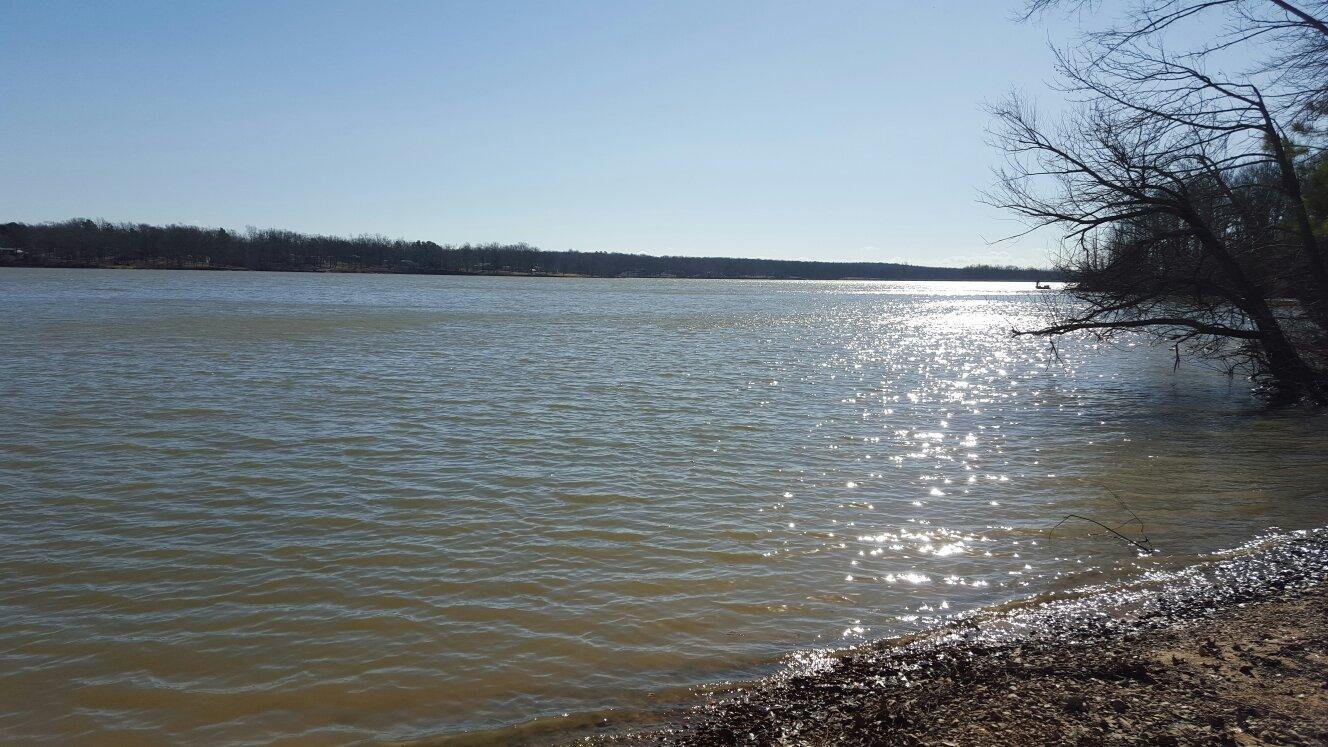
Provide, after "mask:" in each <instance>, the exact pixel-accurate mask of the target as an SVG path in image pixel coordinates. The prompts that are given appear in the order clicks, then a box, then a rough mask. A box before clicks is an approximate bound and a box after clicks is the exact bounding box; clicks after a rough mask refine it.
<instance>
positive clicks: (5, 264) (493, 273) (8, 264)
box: [0, 259, 1053, 283]
mask: <svg viewBox="0 0 1328 747" xmlns="http://www.w3.org/2000/svg"><path fill="white" fill-rule="evenodd" d="M4 268H15V269H27V270H174V271H177V272H220V273H227V272H283V273H291V274H303V275H432V276H447V277H498V278H551V279H573V280H575V279H580V280H799V281H807V282H840V281H842V282H860V283H905V282H925V283H1033V282H1036V280H1025V279H1013V280H1012V279H1010V278H1004V277H996V278H990V277H963V278H873V277H859V276H845V277H829V278H812V277H801V276H796V275H787V276H774V275H668V274H665V275H588V274H583V273H572V272H563V273H556V272H516V271H512V270H486V271H479V272H463V271H460V270H431V271H426V270H413V271H412V270H389V269H372V268H368V269H358V268H346V269H328V268H319V269H255V268H249V267H222V266H217V265H179V266H177V265H170V264H153V263H140V264H118V263H103V264H73V263H58V264H57V263H37V262H28V263H23V262H12V261H6V260H4V259H0V269H4ZM1046 277H1053V275H1052V274H1051V273H1047V276H1046ZM1039 279H1041V278H1039Z"/></svg>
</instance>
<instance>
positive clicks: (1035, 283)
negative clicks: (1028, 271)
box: [1033, 280, 1051, 291]
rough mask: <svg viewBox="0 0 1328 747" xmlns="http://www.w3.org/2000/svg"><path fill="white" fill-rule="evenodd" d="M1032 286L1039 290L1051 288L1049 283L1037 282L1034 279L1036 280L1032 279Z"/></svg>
mask: <svg viewBox="0 0 1328 747" xmlns="http://www.w3.org/2000/svg"><path fill="white" fill-rule="evenodd" d="M1033 287H1034V288H1037V289H1038V290H1040V291H1049V290H1051V284H1050V283H1048V284H1046V285H1043V284H1042V283H1039V282H1038V281H1036V280H1034V281H1033Z"/></svg>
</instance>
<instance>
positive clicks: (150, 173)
mask: <svg viewBox="0 0 1328 747" xmlns="http://www.w3.org/2000/svg"><path fill="white" fill-rule="evenodd" d="M1020 7H1021V2H1020V0H938V1H936V2H903V1H902V0H873V1H869V2H837V1H833V0H818V1H817V2H806V1H804V2H775V1H771V2H750V3H749V2H739V1H737V0H724V2H714V1H713V0H705V1H702V2H693V1H691V0H674V1H670V2H644V1H641V2H638V1H636V0H628V1H627V2H623V1H621V0H619V1H617V2H583V1H580V0H575V1H574V0H558V1H556V2H533V1H532V2H504V1H502V0H496V1H494V2H487V1H486V2H455V3H446V2H367V1H366V2H354V3H352V2H335V1H332V0H320V1H319V2H295V1H284V0H283V1H281V2H270V1H265V2H253V3H246V2H160V3H156V2H127V1H125V2H110V1H106V2H102V1H97V2H62V1H59V0H40V1H38V0H0V175H2V176H0V221H3V220H19V221H46V220H62V219H66V218H71V217H90V218H104V219H107V220H113V221H121V220H124V221H133V222H145V223H186V224H195V225H203V226H216V227H226V228H243V227H245V226H257V227H262V228H268V227H274V228H286V229H291V230H296V231H305V232H313V233H328V234H343V235H359V234H382V235H386V236H390V237H402V238H406V239H412V240H414V239H420V240H433V241H437V242H439V243H464V242H491V241H497V242H518V241H524V242H527V243H530V244H532V245H535V246H539V247H541V248H546V249H582V250H592V251H593V250H604V251H632V252H644V253H649V254H685V255H712V256H713V255H720V256H743V257H770V258H787V259H814V260H828V261H835V260H849V261H903V262H911V263H918V264H943V265H962V264H969V263H974V262H984V261H986V262H997V263H1018V264H1035V265H1040V264H1045V263H1046V261H1047V255H1048V250H1049V249H1050V248H1051V247H1052V244H1053V242H1054V236H1046V235H1033V236H1030V237H1026V238H1023V239H1019V240H1016V241H1010V242H1004V243H993V242H994V241H995V240H996V239H999V238H1002V237H1005V236H1009V235H1011V234H1014V233H1017V232H1018V231H1019V230H1020V227H1021V224H1019V223H1018V222H1016V221H1014V220H1013V219H1012V218H1011V216H1009V215H1007V214H1004V213H1002V212H1001V211H999V210H997V209H995V208H992V207H989V206H986V205H983V204H982V203H981V202H980V199H981V191H982V189H984V188H985V187H988V186H990V185H991V183H992V176H991V169H992V167H993V165H995V164H996V163H998V161H999V154H998V153H997V152H996V151H995V149H994V148H993V147H991V146H990V145H989V143H988V142H987V141H988V138H987V136H986V133H985V130H986V128H987V127H988V126H989V124H990V119H989V117H988V116H987V115H986V113H985V112H984V109H983V107H984V104H986V103H989V102H992V101H995V100H997V99H999V98H1001V97H1002V96H1003V95H1004V94H1006V93H1007V92H1009V91H1011V90H1018V91H1022V92H1025V93H1027V94H1030V95H1032V96H1033V98H1034V99H1038V98H1040V97H1042V96H1043V94H1044V92H1045V91H1046V85H1047V83H1046V82H1047V81H1048V80H1049V79H1050V77H1051V70H1050V63H1051V52H1050V49H1049V43H1052V42H1055V43H1062V42H1066V41H1069V40H1070V38H1071V36H1070V35H1071V33H1072V31H1073V27H1071V26H1068V23H1069V22H1068V21H1064V20H1063V19H1062V20H1055V19H1053V20H1047V21H1044V22H1041V23H1019V22H1016V21H1015V20H1014V16H1015V14H1016V13H1017V12H1018V10H1019V9H1020ZM1046 95H1048V96H1049V95H1050V94H1049V93H1047V94H1046Z"/></svg>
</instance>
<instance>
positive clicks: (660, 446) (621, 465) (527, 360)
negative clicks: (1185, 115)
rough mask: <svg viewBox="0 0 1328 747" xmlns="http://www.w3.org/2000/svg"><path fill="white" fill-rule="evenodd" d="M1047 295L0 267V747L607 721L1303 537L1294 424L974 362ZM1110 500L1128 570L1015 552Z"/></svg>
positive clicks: (1171, 378) (1024, 346)
mask: <svg viewBox="0 0 1328 747" xmlns="http://www.w3.org/2000/svg"><path fill="white" fill-rule="evenodd" d="M1043 298H1044V296H1041V295H1038V294H1037V293H1035V292H1032V291H1030V290H1029V288H1028V286H1026V285H1022V284H1021V285H1005V284H987V283H973V284H953V283H950V284H947V283H855V282H840V283H819V282H763V281H754V282H740V281H734V282H728V281H701V282H693V281H670V280H548V279H517V278H449V277H408V276H365V275H296V274H264V273H235V274H226V273H176V272H143V271H93V270H89V271H81V270H65V271H40V270H4V271H0V495H3V500H4V508H5V510H4V512H3V513H0V539H3V546H4V548H5V549H4V552H3V553H2V554H0V736H3V737H4V740H5V741H9V742H33V741H43V740H45V741H49V742H58V743H77V742H112V741H118V742H122V743H133V744H154V743H230V744H246V743H252V744H268V743H272V742H280V741H283V740H291V741H295V742H299V743H304V744H324V743H326V744H340V743H347V742H357V741H364V740H377V739H406V738H419V737H427V736H430V735H437V734H447V733H453V732H459V731H463V730H477V729H492V728H499V727H503V726H505V725H510V724H515V723H519V722H522V721H525V720H528V719H533V718H539V717H548V716H555V715H557V714H562V713H583V712H591V711H597V710H600V709H605V708H619V709H633V708H640V707H644V706H649V705H650V704H651V703H655V702H659V701H660V700H665V699H667V698H668V697H670V695H671V694H673V693H676V692H678V691H679V690H681V689H685V688H686V687H688V686H691V685H696V684H700V683H704V682H712V681H715V680H719V679H725V678H732V677H743V676H750V675H753V674H755V673H759V672H762V671H766V670H767V669H768V667H769V666H770V665H771V663H772V662H775V661H777V660H778V659H779V657H780V656H781V655H783V654H785V653H787V652H789V651H792V650H796V649H799V648H806V647H812V646H826V645H834V644H838V643H841V642H842V643H847V642H853V641H857V640H862V639H863V638H869V637H877V636H883V635H887V634H891V633H897V632H901V631H906V630H910V629H913V628H916V627H918V626H921V625H926V624H928V623H929V622H930V621H934V620H935V619H937V618H938V617H940V616H943V615H945V614H949V613H952V612H957V611H960V610H967V609H972V608H975V607H978V606H982V605H989V604H993V603H999V602H1003V601H1008V600H1010V599H1014V598H1018V597H1021V596H1026V595H1029V594H1033V593H1038V592H1044V591H1048V590H1053V589H1063V588H1068V587H1071V586H1075V585H1079V584H1083V583H1090V582H1092V583H1096V582H1100V581H1102V580H1105V579H1110V578H1113V577H1116V576H1120V575H1123V574H1132V573H1137V572H1138V570H1139V569H1140V568H1145V569H1146V568H1151V567H1155V566H1159V565H1166V564H1171V565H1175V564H1177V563H1181V562H1184V561H1186V560H1187V559H1189V558H1192V557H1193V556H1194V555H1196V554H1198V553H1203V552H1207V551H1211V550H1215V549H1218V548H1221V547H1225V546H1232V545H1236V544H1239V543H1241V542H1243V541H1245V540H1247V539H1248V538H1249V537H1251V536H1253V535H1255V534H1257V533H1261V532H1264V531H1267V530H1269V529H1270V528H1273V527H1277V528H1281V529H1297V528H1304V527H1311V526H1319V525H1323V524H1328V518H1326V517H1328V500H1325V498H1326V497H1328V496H1325V487H1324V486H1325V485H1326V484H1328V457H1326V455H1328V421H1326V420H1325V418H1324V417H1322V416H1319V415H1314V414H1312V413H1306V412H1302V411H1294V410H1292V411H1277V412H1267V411H1263V410H1261V409H1260V408H1259V405H1258V403H1257V402H1255V401H1254V400H1252V399H1251V398H1250V396H1249V395H1248V393H1247V391H1246V387H1245V386H1244V385H1243V383H1242V382H1239V381H1236V382H1230V381H1228V380H1227V379H1226V378H1224V377H1221V376H1219V375H1216V374H1214V373H1211V372H1208V371H1203V370H1198V369H1191V368H1186V367H1183V368H1182V369H1181V371H1180V372H1179V373H1178V374H1173V373H1172V371H1171V361H1170V359H1169V358H1168V357H1167V355H1166V353H1165V352H1164V351H1155V350H1151V349H1146V348H1132V349H1123V350H1113V351H1110V352H1104V351H1097V350H1092V349H1089V348H1088V347H1087V346H1077V347H1076V346H1073V345H1071V346H1065V347H1063V349H1062V354H1063V356H1064V357H1065V359H1066V360H1065V365H1059V364H1057V363H1056V362H1055V361H1054V360H1053V359H1052V358H1051V356H1050V355H1049V354H1048V353H1047V350H1046V348H1045V347H1044V346H1043V344H1042V343H1039V342H1036V341H1029V340H1022V339H1020V340H1014V339H1011V338H1010V337H1009V336H1008V335H1007V334H1006V330H1008V329H1009V327H1010V326H1011V325H1012V324H1016V323H1021V322H1026V321H1029V320H1031V319H1033V318H1035V317H1037V316H1038V315H1039V314H1041V313H1042V309H1043V305H1042V303H1041V301H1042V299H1043ZM1109 490H1110V491H1115V492H1116V493H1117V494H1118V495H1119V496H1120V497H1121V498H1122V499H1123V500H1124V501H1125V502H1126V503H1127V504H1128V505H1129V507H1130V508H1131V509H1133V511H1134V512H1136V513H1137V514H1138V515H1139V516H1140V517H1141V518H1142V519H1143V520H1144V522H1145V523H1146V530H1147V533H1148V535H1149V537H1151V538H1152V540H1153V541H1154V542H1155V543H1156V544H1157V545H1158V546H1159V547H1160V548H1161V550H1162V551H1163V552H1162V553H1161V554H1160V555H1159V556H1155V557H1153V558H1148V559H1140V558H1137V557H1135V556H1134V554H1133V553H1132V552H1131V551H1130V548H1129V547H1128V546H1127V545H1124V543H1122V542H1120V541H1119V540H1116V539H1115V538H1112V537H1109V536H1087V535H1089V534H1090V530H1091V529H1092V527H1091V526H1088V525H1084V524H1083V523H1082V522H1080V523H1076V524H1074V525H1067V526H1066V527H1064V528H1062V530H1061V531H1060V532H1058V533H1056V534H1053V535H1048V534H1047V533H1046V532H1045V529H1046V527H1048V526H1049V525H1051V524H1053V523H1055V521H1057V520H1059V519H1060V518H1061V517H1063V516H1064V515H1065V514H1066V513H1071V512H1073V513H1079V514H1084V515H1087V516H1092V517H1096V518H1099V519H1100V520H1102V521H1107V522H1111V523H1113V525H1114V524H1118V523H1121V522H1123V521H1126V520H1128V519H1129V518H1130V516H1129V515H1128V513H1127V512H1126V511H1125V510H1124V509H1122V508H1121V506H1120V505H1119V504H1118V503H1117V502H1116V499H1115V498H1114V497H1113V496H1112V495H1111V493H1110V492H1109ZM1128 529H1131V530H1132V529H1133V528H1132V527H1131V528H1128ZM652 694H653V696H655V697H652Z"/></svg>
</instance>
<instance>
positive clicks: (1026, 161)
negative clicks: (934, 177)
mask: <svg viewBox="0 0 1328 747" xmlns="http://www.w3.org/2000/svg"><path fill="white" fill-rule="evenodd" d="M1053 4H1055V3H1052V2H1051V1H1050V0H1045V1H1044V0H1037V1H1036V2H1034V3H1033V8H1034V9H1035V10H1036V9H1042V8H1045V7H1047V6H1050V5H1053ZM1076 5H1082V4H1076ZM1264 6H1267V8H1265V7H1264ZM1132 7H1133V11H1132V12H1131V13H1130V14H1129V15H1128V17H1127V19H1126V22H1125V23H1124V24H1123V25H1121V26H1115V27H1109V28H1107V29H1105V30H1099V31H1095V32H1091V33H1089V34H1088V35H1087V36H1086V38H1085V39H1083V40H1081V43H1080V44H1079V45H1077V46H1076V47H1075V48H1074V49H1073V50H1071V51H1066V52H1062V53H1060V54H1059V56H1058V62H1057V72H1058V74H1059V75H1058V77H1059V80H1060V81H1061V83H1062V88H1063V91H1064V92H1065V93H1066V94H1067V95H1068V97H1069V98H1070V99H1071V101H1072V102H1073V105H1072V108H1071V113H1070V114H1069V115H1067V116H1066V117H1065V118H1064V119H1063V120H1062V121H1060V122H1058V123H1056V124H1054V125H1048V124H1046V123H1044V122H1042V121H1040V120H1039V118H1038V117H1037V115H1036V114H1035V113H1034V112H1033V111H1032V109H1031V107H1029V106H1028V105H1027V103H1026V102H1024V101H1022V100H1020V99H1018V98H1011V99H1009V100H1007V101H1005V102H1004V103H1002V104H1000V105H998V106H996V107H993V113H994V115H995V119H996V127H995V128H994V130H993V134H994V135H995V139H996V141H997V143H998V145H999V146H1000V147H1001V148H1002V149H1003V150H1004V152H1005V154H1006V156H1007V159H1006V164H1005V166H1004V167H1003V168H1002V169H1000V170H999V172H998V182H997V186H996V188H995V189H994V190H993V191H992V192H991V194H990V195H989V201H990V202H992V203H993V204H995V205H998V206H1001V207H1003V208H1006V209H1009V210H1011V211H1013V212H1015V213H1017V214H1019V215H1021V216H1023V217H1024V218H1026V219H1028V220H1029V221H1030V223H1031V228H1030V230H1033V229H1036V228H1042V227H1056V228H1059V229H1061V231H1062V235H1063V237H1064V239H1065V241H1064V243H1063V252H1064V253H1063V257H1062V258H1061V264H1062V266H1063V269H1065V271H1066V272H1067V273H1068V274H1069V276H1070V277H1071V278H1072V279H1073V280H1074V281H1076V286H1075V290H1074V291H1073V292H1072V294H1071V298H1072V300H1073V303H1072V304H1071V305H1069V306H1068V307H1067V308H1065V309H1064V310H1062V312H1061V318H1060V319H1058V320H1057V321H1055V322H1054V323H1051V324H1049V325H1047V326H1045V327H1042V328H1039V329H1032V330H1023V331H1017V333H1018V334H1033V335H1060V334H1065V333H1068V332H1074V331H1079V330H1088V331H1090V332H1092V333H1094V334H1097V335H1100V336H1104V337H1105V336H1111V335H1113V334H1117V333H1120V332H1122V331H1126V330H1128V331H1133V332H1145V333H1147V334H1151V335H1152V336H1154V338H1155V339H1158V340H1163V341H1166V342H1168V343H1170V344H1172V345H1173V346H1174V347H1175V351H1176V355H1177V360H1178V361H1179V358H1180V356H1181V354H1182V353H1189V354H1193V355H1197V356H1200V357H1203V358H1206V359H1212V360H1217V361H1220V362H1221V363H1222V364H1223V365H1224V366H1225V367H1226V368H1227V370H1229V371H1235V370H1236V369H1238V368H1242V367H1246V368H1248V369H1249V371H1250V373H1252V374H1253V375H1254V377H1255V378H1256V379H1258V380H1260V381H1261V383H1263V384H1265V385H1267V386H1268V387H1269V389H1270V390H1272V391H1276V392H1277V393H1278V394H1279V395H1283V396H1290V397H1296V398H1299V397H1310V398H1313V399H1316V400H1320V401H1328V375H1326V373H1325V363H1326V362H1328V356H1326V355H1325V349H1326V346H1325V340H1328V263H1326V262H1325V256H1324V251H1323V250H1322V248H1321V242H1322V241H1323V238H1322V236H1320V233H1321V232H1322V229H1323V221H1324V218H1325V217H1328V216H1319V215H1316V214H1315V212H1314V208H1313V204H1314V200H1312V199H1311V197H1312V195H1309V194H1307V187H1306V183H1307V175H1308V174H1312V173H1317V171H1316V169H1317V170H1321V169H1323V168H1324V164H1323V150H1322V149H1321V148H1318V147H1317V138H1318V137H1319V135H1320V129H1319V128H1318V126H1317V125H1318V124H1319V120H1320V118H1321V117H1322V115H1323V112H1324V108H1325V107H1324V106H1323V104H1324V102H1325V97H1324V94H1323V82H1322V81H1321V80H1320V79H1318V78H1316V77H1315V71H1316V70H1319V71H1322V70H1324V69H1328V68H1325V67H1324V64H1323V60H1324V55H1323V53H1322V50H1323V49H1325V48H1326V47H1328V25H1324V22H1323V20H1322V19H1323V18H1328V4H1325V3H1314V4H1313V5H1311V6H1306V7H1299V6H1293V5H1291V4H1290V3H1286V2H1280V0H1258V1H1257V2H1256V0H1209V1H1207V2H1205V1H1203V0H1151V1H1150V2H1144V3H1142V4H1138V5H1135V6H1132ZM1307 8H1308V9H1307ZM1218 12H1221V13H1222V14H1223V15H1222V18H1223V20H1224V22H1225V24H1224V25H1223V26H1221V27H1220V29H1221V30H1219V31H1217V32H1215V33H1213V34H1212V36H1211V38H1210V41H1209V43H1206V44H1205V45H1203V46H1202V47H1200V48H1198V49H1184V50H1181V51H1179V52H1175V51H1171V50H1169V49H1167V47H1166V45H1165V41H1166V39H1165V33H1166V31H1167V30H1168V29H1170V28H1172V27H1173V26H1175V25H1176V24H1178V23H1182V22H1185V21H1187V20H1189V19H1194V18H1198V17H1200V16H1202V15H1203V14H1214V13H1218ZM1316 13H1318V14H1320V15H1316ZM1239 45H1262V46H1260V47H1259V50H1260V51H1261V52H1263V55H1262V57H1260V58H1258V60H1257V61H1256V62H1254V63H1250V64H1249V66H1248V68H1247V69H1245V70H1241V71H1239V73H1238V74H1235V75H1232V74H1224V73H1222V72H1220V71H1219V70H1215V69H1214V68H1216V67H1218V65H1216V64H1215V61H1217V60H1218V59H1219V58H1221V57H1222V55H1224V54H1227V53H1228V52H1229V51H1230V50H1232V49H1233V48H1235V47H1237V46H1239ZM1316 50H1317V51H1316ZM1246 59H1249V58H1248V57H1247V58H1246ZM1279 61H1280V62H1279ZM1279 65H1281V67H1279ZM1316 65H1317V66H1319V67H1316ZM1293 136H1297V137H1299V138H1300V140H1301V141H1300V142H1297V141H1296V140H1294V139H1293Z"/></svg>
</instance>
